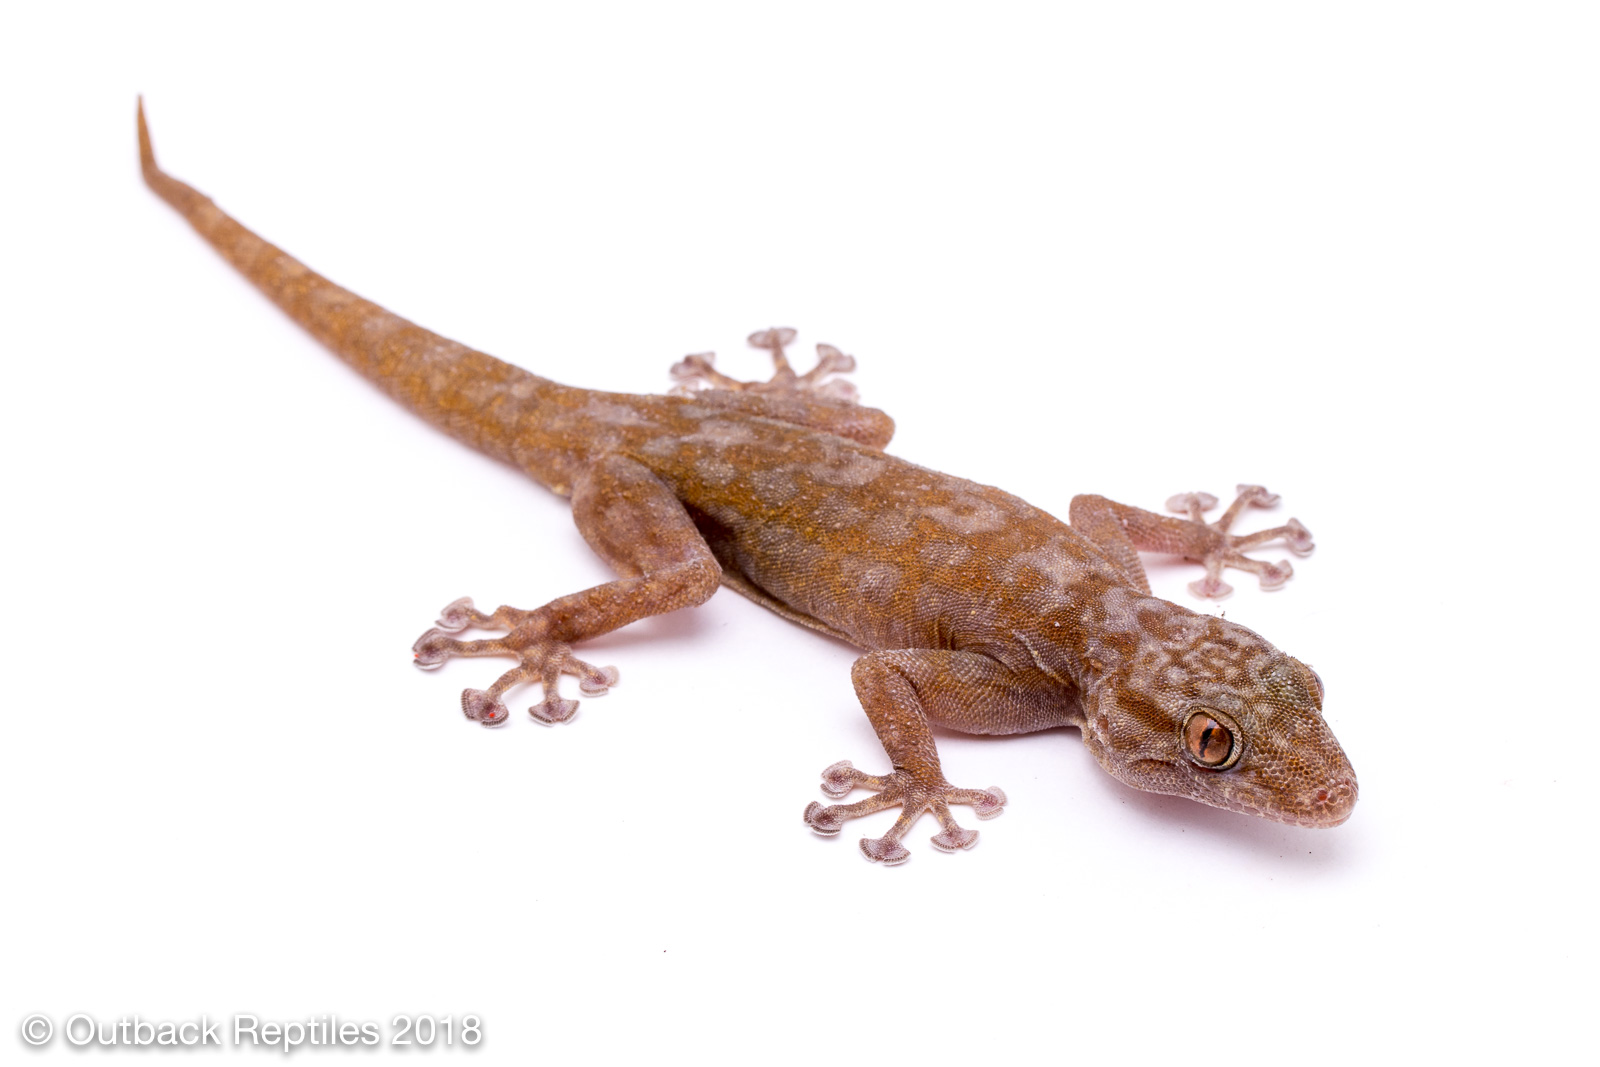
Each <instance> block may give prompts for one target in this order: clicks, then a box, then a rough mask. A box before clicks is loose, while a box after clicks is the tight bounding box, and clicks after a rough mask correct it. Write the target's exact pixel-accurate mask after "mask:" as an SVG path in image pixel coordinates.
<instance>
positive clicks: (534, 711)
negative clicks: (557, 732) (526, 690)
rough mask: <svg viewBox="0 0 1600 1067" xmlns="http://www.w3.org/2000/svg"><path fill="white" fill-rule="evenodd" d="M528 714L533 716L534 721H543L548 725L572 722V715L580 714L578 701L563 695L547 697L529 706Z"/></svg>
mask: <svg viewBox="0 0 1600 1067" xmlns="http://www.w3.org/2000/svg"><path fill="white" fill-rule="evenodd" d="M528 714H529V715H532V716H533V721H534V722H542V723H544V724H545V725H546V726H554V725H556V724H557V723H563V722H571V721H572V717H573V716H574V715H577V714H578V702H577V701H576V700H567V699H565V698H563V697H554V696H552V697H545V698H544V699H543V700H541V701H539V703H537V704H535V705H533V707H531V708H529V709H528Z"/></svg>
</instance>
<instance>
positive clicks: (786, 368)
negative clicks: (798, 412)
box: [672, 326, 856, 401]
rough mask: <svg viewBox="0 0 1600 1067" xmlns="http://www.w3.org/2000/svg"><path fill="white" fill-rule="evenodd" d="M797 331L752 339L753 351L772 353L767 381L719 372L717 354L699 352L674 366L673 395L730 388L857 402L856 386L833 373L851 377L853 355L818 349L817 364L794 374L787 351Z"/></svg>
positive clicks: (755, 335) (766, 332) (825, 347)
mask: <svg viewBox="0 0 1600 1067" xmlns="http://www.w3.org/2000/svg"><path fill="white" fill-rule="evenodd" d="M794 337H795V332H794V330H792V329H790V328H789V327H787V326H774V327H772V328H771V329H766V330H757V331H756V332H755V333H753V334H751V335H750V337H749V341H750V345H751V347H752V348H764V349H766V350H767V351H769V352H771V353H772V367H773V370H772V377H771V378H769V379H768V380H766V381H764V382H741V381H739V380H738V379H736V378H730V377H728V376H727V375H726V374H723V373H722V372H721V371H718V370H717V369H716V368H715V367H714V366H712V364H713V362H714V361H715V360H716V353H714V352H700V353H696V354H694V355H689V356H685V357H683V359H682V360H681V361H680V362H678V363H676V364H674V365H673V367H672V377H673V379H674V380H675V381H677V383H678V384H677V386H675V387H674V388H673V390H672V391H673V393H675V394H677V395H679V396H692V395H694V393H695V392H697V391H698V390H700V389H728V390H731V391H733V392H743V393H811V394H814V395H818V396H826V397H832V398H834V399H836V400H852V401H853V400H855V399H856V387H855V386H854V385H851V384H850V383H849V382H846V381H842V380H840V379H837V378H829V376H830V375H833V374H848V373H850V372H851V371H853V370H855V369H856V360H855V357H854V356H849V355H846V354H845V353H843V352H841V351H839V350H838V349H837V348H835V347H834V346H833V345H826V344H819V345H818V346H817V365H816V366H814V367H812V368H811V369H810V370H808V371H806V372H805V373H804V374H797V373H795V369H794V367H792V366H790V364H789V357H788V356H786V355H785V354H784V351H783V350H784V349H785V348H787V347H788V346H789V345H790V344H792V343H794Z"/></svg>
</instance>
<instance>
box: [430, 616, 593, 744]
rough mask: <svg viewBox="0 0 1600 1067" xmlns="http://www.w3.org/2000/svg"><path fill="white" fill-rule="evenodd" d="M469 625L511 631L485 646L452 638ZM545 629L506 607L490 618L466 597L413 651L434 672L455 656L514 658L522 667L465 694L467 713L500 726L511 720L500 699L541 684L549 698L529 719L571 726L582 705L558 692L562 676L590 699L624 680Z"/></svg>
mask: <svg viewBox="0 0 1600 1067" xmlns="http://www.w3.org/2000/svg"><path fill="white" fill-rule="evenodd" d="M468 626H472V627H476V628H479V629H502V630H508V631H510V632H509V633H508V634H507V635H506V636H505V637H499V638H492V639H489V640H480V641H462V640H459V639H457V638H455V637H452V636H451V634H452V633H454V632H458V631H460V630H463V629H466V628H467V627H468ZM546 630H547V627H545V626H542V625H541V624H540V618H539V613H538V612H533V611H523V610H520V609H518V608H511V607H505V606H501V607H499V608H497V609H496V610H495V612H494V613H493V614H492V615H485V614H483V613H482V612H480V611H478V610H477V608H475V607H474V606H473V604H472V598H471V597H462V598H461V599H460V600H456V601H452V602H451V603H450V604H448V605H446V606H445V609H444V611H442V612H441V613H440V616H439V625H438V626H437V627H435V628H434V629H432V630H429V631H428V632H427V633H425V634H423V635H422V636H421V637H419V638H417V641H416V644H414V645H412V646H411V652H412V655H413V657H414V661H415V663H416V665H417V666H418V667H420V668H422V669H423V670H430V671H431V670H436V669H438V668H439V667H442V666H443V665H444V663H445V661H446V660H448V659H449V658H450V657H452V656H515V657H516V658H517V659H519V660H520V661H521V662H520V663H519V664H518V665H517V666H515V667H513V668H511V669H510V670H509V671H507V672H506V673H505V674H503V675H501V676H500V678H499V680H497V681H496V682H495V683H494V684H493V685H491V686H490V687H489V688H488V689H466V690H463V691H462V693H461V712H462V714H464V715H465V716H466V717H467V718H469V719H472V720H473V721H475V722H481V723H483V724H484V725H485V726H499V725H500V724H501V723H503V722H505V721H506V719H507V718H508V717H509V715H510V710H509V709H508V708H507V707H506V705H505V702H504V701H503V700H502V699H501V698H502V697H503V696H504V695H505V693H506V692H507V691H508V690H510V689H511V688H512V687H513V686H517V685H521V684H523V683H526V682H537V683H538V684H539V685H540V686H541V687H542V688H543V690H544V699H543V700H541V701H540V702H539V703H537V704H535V705H533V706H532V707H530V708H529V709H528V714H530V715H531V716H533V718H534V719H535V720H536V721H538V722H542V723H545V724H547V725H553V724H555V723H559V722H566V721H567V720H569V719H571V718H572V717H573V715H575V714H577V711H578V702H577V701H576V700H566V699H563V698H562V696H561V694H560V692H559V685H560V682H561V676H562V675H563V674H570V675H572V676H573V677H575V678H577V679H578V688H579V689H580V690H581V691H582V692H583V694H584V695H585V696H604V695H605V693H606V692H607V690H609V689H610V688H611V687H612V686H613V685H616V684H617V679H618V677H619V675H618V672H617V669H616V668H615V667H596V666H594V665H593V664H591V663H588V662H585V661H584V660H581V659H579V658H578V657H576V656H574V655H573V654H572V652H571V650H570V649H569V648H568V647H567V646H566V644H565V643H564V642H560V641H552V640H550V639H549V636H548V634H547V633H546V632H545V631H546Z"/></svg>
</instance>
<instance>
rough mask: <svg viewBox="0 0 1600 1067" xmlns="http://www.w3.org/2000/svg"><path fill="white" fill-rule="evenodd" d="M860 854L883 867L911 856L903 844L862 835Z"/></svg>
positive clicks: (890, 865)
mask: <svg viewBox="0 0 1600 1067" xmlns="http://www.w3.org/2000/svg"><path fill="white" fill-rule="evenodd" d="M973 836H974V837H976V836H977V835H976V834H974V835H973ZM861 854H862V855H863V856H865V857H867V859H869V860H871V861H872V862H873V863H881V864H883V865H884V866H885V867H894V866H897V865H899V864H902V863H904V862H905V861H906V860H908V859H910V858H911V853H910V851H909V850H908V849H907V848H906V847H905V846H904V845H902V844H901V843H900V842H898V841H893V840H890V839H889V838H887V837H863V838H862V839H861Z"/></svg>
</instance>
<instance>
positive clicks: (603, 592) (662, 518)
mask: <svg viewBox="0 0 1600 1067" xmlns="http://www.w3.org/2000/svg"><path fill="white" fill-rule="evenodd" d="M572 515H573V518H574V519H575V520H576V522H577V525H578V530H579V532H580V533H582V534H583V537H584V540H586V541H588V542H589V545H590V547H591V548H593V549H594V550H595V552H597V553H598V554H599V555H600V557H601V558H602V559H604V560H605V561H606V562H607V563H609V564H610V565H611V566H612V568H613V569H614V570H615V571H616V572H617V573H618V574H620V575H621V576H622V577H621V578H619V579H618V580H617V581H614V582H607V583H605V584H604V585H597V586H595V587H594V588H592V589H585V590H584V591H582V592H580V593H574V594H572V595H571V596H564V597H560V598H558V599H556V600H552V601H551V602H550V603H548V604H546V605H545V606H544V607H542V608H538V609H536V610H534V611H523V610H520V609H518V608H509V607H501V608H499V609H497V610H496V611H495V612H494V613H493V614H489V615H485V614H483V613H482V612H480V611H478V610H477V609H476V608H475V607H473V606H472V601H471V600H470V599H468V598H465V597H463V598H462V599H461V600H458V601H456V602H454V603H453V604H450V605H448V606H447V607H446V608H445V610H444V613H443V615H442V616H441V618H440V620H439V622H440V626H439V627H438V628H435V629H432V630H429V631H428V632H427V633H425V634H423V635H422V636H421V637H420V638H418V639H417V642H416V644H415V645H413V646H412V652H413V654H414V655H415V657H416V663H417V666H419V667H422V668H424V669H430V670H431V669H433V668H435V667H438V666H441V665H442V664H443V663H444V661H445V660H447V659H449V658H450V657H452V656H514V657H516V658H517V659H518V660H519V661H520V662H519V663H518V665H517V666H515V667H513V668H512V669H511V670H509V671H507V672H506V673H505V674H504V675H502V676H501V677H500V679H499V680H498V681H497V682H495V683H494V684H493V685H492V686H490V687H489V688H488V689H468V690H465V691H464V692H463V693H462V694H461V710H462V712H463V713H464V714H465V715H466V716H467V718H469V719H474V720H476V721H478V722H481V723H483V724H484V725H485V726H497V725H499V724H500V723H502V722H504V721H505V720H506V718H507V716H508V715H509V714H510V712H509V711H508V710H507V708H506V705H505V702H504V701H503V700H502V699H501V698H502V697H503V696H504V694H505V693H506V691H508V690H509V689H511V688H512V687H513V686H517V685H521V684H523V683H524V682H537V683H539V684H540V685H541V686H542V687H543V689H544V699H543V700H542V701H540V702H539V703H538V704H535V705H533V706H532V707H530V708H529V709H528V713H529V714H530V715H532V716H533V717H534V719H536V720H538V721H539V722H543V723H557V722H564V721H566V720H568V719H570V718H571V717H572V716H573V714H574V713H576V711H577V710H578V702H577V701H575V700H566V699H563V698H562V696H561V694H560V692H559V691H558V686H559V683H560V680H561V676H562V675H563V674H570V675H574V676H576V677H577V678H578V687H579V689H581V690H582V691H583V692H584V693H586V694H589V695H599V694H601V693H604V692H605V691H606V690H607V689H608V688H610V687H611V686H612V685H615V684H616V681H617V669H616V668H615V667H595V666H593V665H591V664H589V663H586V662H584V661H583V660H581V659H578V658H577V657H576V656H575V655H573V653H572V646H573V645H574V644H577V643H578V642H580V641H585V640H588V639H589V638H592V637H598V636H600V635H601V634H605V633H610V632H611V631H612V630H615V629H618V628H620V627H623V626H626V625H627V624H628V623H630V622H635V621H637V620H639V619H642V618H645V617H646V616H649V615H661V614H664V613H666V612H669V611H675V610H677V609H678V608H685V607H690V606H692V605H695V604H699V603H702V602H704V601H705V600H706V599H707V598H708V597H710V596H711V594H712V593H714V592H716V589H717V584H718V581H719V579H720V576H721V573H722V570H721V568H720V567H719V566H718V565H717V561H716V559H715V557H713V556H712V554H711V549H710V547H709V546H708V545H707V544H706V543H705V539H704V538H702V537H701V536H700V532H699V531H698V530H696V529H695V526H694V520H692V519H691V518H690V517H689V514H688V512H687V511H685V510H684V507H683V504H682V503H681V502H680V501H679V500H678V499H677V497H675V496H674V495H673V493H672V490H671V489H670V488H668V486H667V485H666V484H665V483H664V482H662V481H661V480H660V479H659V478H657V477H656V476H655V475H654V474H653V473H651V472H650V470H649V469H648V468H646V467H644V466H642V465H640V464H639V463H637V462H635V461H634V460H631V459H627V458H625V457H622V456H605V457H602V458H601V459H599V460H597V461H595V462H594V463H593V464H591V465H590V466H589V467H588V468H587V469H586V470H585V471H584V472H583V473H582V474H581V475H580V476H579V477H578V478H577V479H576V480H575V481H574V483H573V489H572ZM467 626H477V627H481V628H486V629H505V630H507V631H509V632H508V633H507V634H506V635H505V636H504V637H499V638H493V639H490V640H483V641H461V640H458V639H456V638H455V637H453V636H451V632H452V631H455V630H460V629H464V628H465V627H467Z"/></svg>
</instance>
